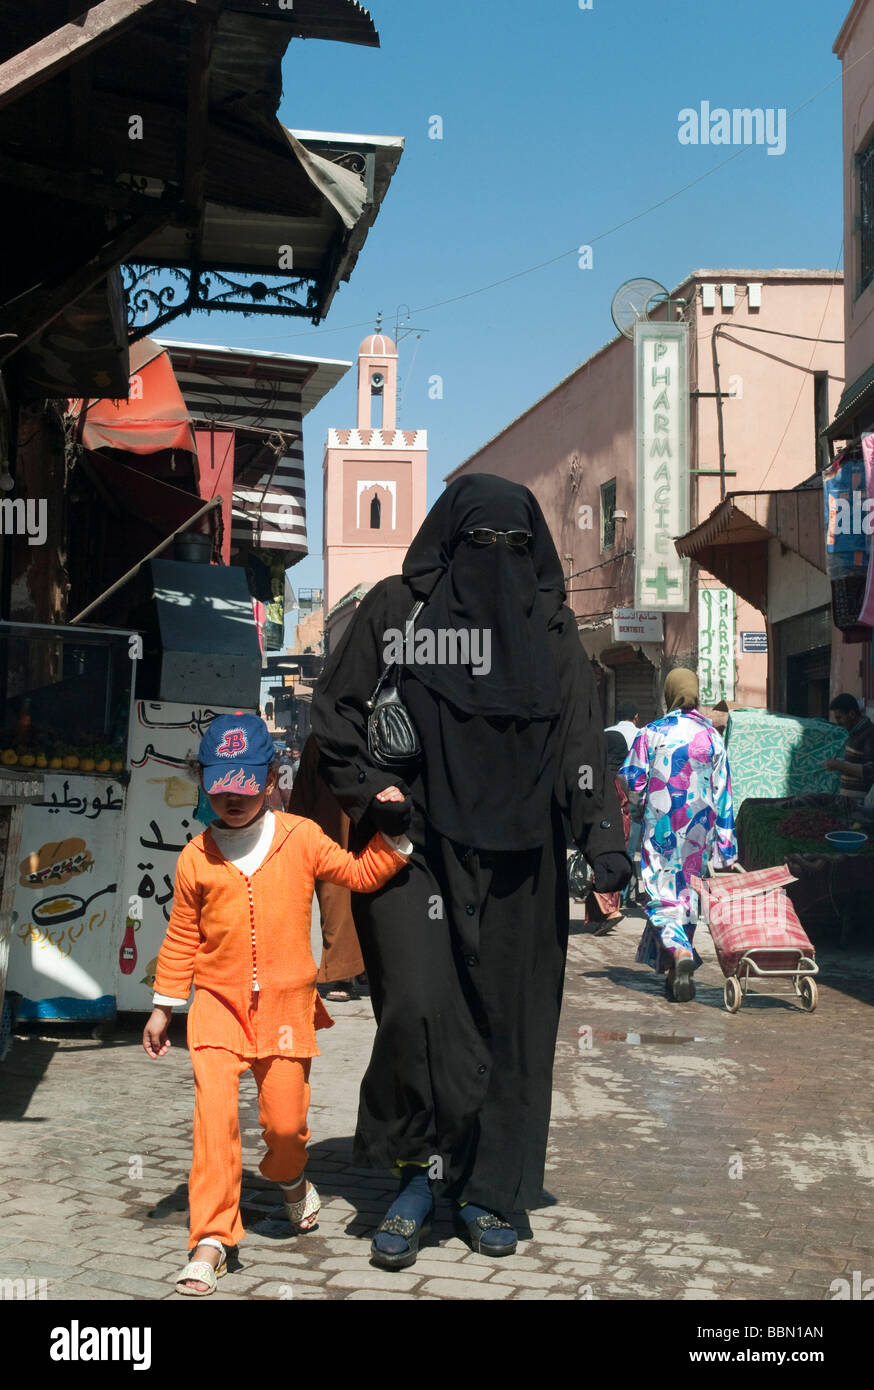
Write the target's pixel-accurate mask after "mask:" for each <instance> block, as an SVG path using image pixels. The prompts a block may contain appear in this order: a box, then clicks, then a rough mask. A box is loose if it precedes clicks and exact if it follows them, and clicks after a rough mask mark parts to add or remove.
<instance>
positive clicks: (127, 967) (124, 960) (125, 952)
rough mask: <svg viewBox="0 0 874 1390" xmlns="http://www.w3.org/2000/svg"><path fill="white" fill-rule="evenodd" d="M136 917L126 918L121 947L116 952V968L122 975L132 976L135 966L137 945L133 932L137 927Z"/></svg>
mask: <svg viewBox="0 0 874 1390" xmlns="http://www.w3.org/2000/svg"><path fill="white" fill-rule="evenodd" d="M139 925H140V924H139V922H138V920H137V918H136V917H127V918H126V919H125V924H124V936H123V937H122V942H121V947H120V948H119V952H118V968H119V970H120V971H121V973H122V975H132V974H133V972H134V970H135V969H136V966H137V943H136V940H135V938H134V932H135V931H136V929H137V927H138V926H139Z"/></svg>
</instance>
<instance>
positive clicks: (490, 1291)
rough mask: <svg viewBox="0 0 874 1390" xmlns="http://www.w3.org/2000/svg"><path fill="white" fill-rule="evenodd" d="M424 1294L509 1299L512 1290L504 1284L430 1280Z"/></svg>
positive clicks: (463, 1280) (444, 1296) (469, 1280)
mask: <svg viewBox="0 0 874 1390" xmlns="http://www.w3.org/2000/svg"><path fill="white" fill-rule="evenodd" d="M423 1292H424V1293H435V1294H437V1295H438V1297H440V1298H483V1299H493V1298H508V1297H509V1295H510V1288H509V1286H508V1285H504V1284H493V1283H487V1284H475V1283H474V1282H473V1281H472V1280H471V1279H439V1278H438V1279H429V1280H428V1282H427V1283H426V1284H425V1285H424V1286H423Z"/></svg>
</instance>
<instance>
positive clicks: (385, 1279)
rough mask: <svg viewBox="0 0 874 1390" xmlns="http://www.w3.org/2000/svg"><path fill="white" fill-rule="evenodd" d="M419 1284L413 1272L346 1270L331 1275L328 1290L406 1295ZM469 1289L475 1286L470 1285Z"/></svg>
mask: <svg viewBox="0 0 874 1390" xmlns="http://www.w3.org/2000/svg"><path fill="white" fill-rule="evenodd" d="M419 1282H420V1280H419V1275H418V1274H416V1273H415V1271H414V1270H412V1271H411V1270H403V1269H402V1270H388V1269H384V1270H383V1269H348V1270H342V1271H341V1272H340V1273H339V1274H333V1275H332V1276H331V1278H330V1279H329V1280H328V1287H329V1288H340V1289H386V1290H389V1291H391V1290H394V1289H397V1290H399V1291H400V1292H401V1293H406V1292H408V1291H409V1290H410V1289H414V1288H415V1287H416V1285H417V1284H418V1283H419ZM469 1287H470V1288H474V1287H475V1285H473V1284H470V1285H469Z"/></svg>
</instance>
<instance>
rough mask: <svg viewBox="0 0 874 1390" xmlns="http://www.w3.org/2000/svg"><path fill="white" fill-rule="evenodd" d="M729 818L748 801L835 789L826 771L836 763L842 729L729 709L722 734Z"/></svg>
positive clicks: (834, 780) (836, 780) (758, 711)
mask: <svg viewBox="0 0 874 1390" xmlns="http://www.w3.org/2000/svg"><path fill="white" fill-rule="evenodd" d="M725 742H726V746H727V748H728V765H729V770H730V772H731V794H732V801H733V804H734V813H735V816H737V812H738V808H739V807H740V805H741V804H742V802H744V801H745V800H746V798H747V797H748V796H767V797H778V796H802V795H803V794H804V793H805V792H831V793H832V794H833V795H836V794H837V793H838V791H839V790H840V780H841V779H840V777H839V776H838V774H837V773H836V772H826V771H825V770H824V768H823V766H822V765H823V763H824V762H825V761H826V759H827V758H839V757H840V756H841V754H842V752H843V750H844V746H845V744H846V742H847V734H846V730H844V729H842V728H841V727H840V726H839V725H838V724H829V723H827V722H826V721H825V720H824V719H795V718H793V717H792V716H791V715H788V714H769V712H768V711H767V710H763V709H733V710H732V711H731V714H730V715H729V717H728V728H727V729H726V731H725Z"/></svg>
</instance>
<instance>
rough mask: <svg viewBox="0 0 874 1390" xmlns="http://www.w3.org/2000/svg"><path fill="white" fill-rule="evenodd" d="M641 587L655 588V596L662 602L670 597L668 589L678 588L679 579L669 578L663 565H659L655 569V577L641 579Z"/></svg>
mask: <svg viewBox="0 0 874 1390" xmlns="http://www.w3.org/2000/svg"><path fill="white" fill-rule="evenodd" d="M643 587H644V588H645V589H655V591H656V598H657V599H658V600H659V601H660V602H662V603H663V602H664V601H665V599H667V598H670V593H669V590H671V589H678V588H679V587H680V581H679V579H671V578H669V576H668V571H667V570H666V569H665V567H664V565H659V567H658V569H657V570H656V577H655V579H645V580H644V581H643Z"/></svg>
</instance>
